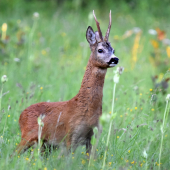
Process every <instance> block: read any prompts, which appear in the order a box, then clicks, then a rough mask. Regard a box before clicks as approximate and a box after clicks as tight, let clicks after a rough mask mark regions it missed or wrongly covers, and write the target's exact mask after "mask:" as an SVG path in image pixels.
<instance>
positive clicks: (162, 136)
mask: <svg viewBox="0 0 170 170" xmlns="http://www.w3.org/2000/svg"><path fill="white" fill-rule="evenodd" d="M169 101H170V94H168V95H167V97H166V106H165V112H164V117H163V123H162V126H161V144H160V151H159V170H160V166H161V153H162V145H163V139H164V132H165V131H164V127H165V121H166V118H167V117H166V114H167V113H168V112H169V107H168V104H169Z"/></svg>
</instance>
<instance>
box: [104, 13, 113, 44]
mask: <svg viewBox="0 0 170 170" xmlns="http://www.w3.org/2000/svg"><path fill="white" fill-rule="evenodd" d="M109 19H110V20H109V26H108V29H107V32H106V35H105V37H104V41H108V38H109V33H110V29H111V24H112V18H111V10H110V14H109Z"/></svg>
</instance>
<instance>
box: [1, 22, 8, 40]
mask: <svg viewBox="0 0 170 170" xmlns="http://www.w3.org/2000/svg"><path fill="white" fill-rule="evenodd" d="M7 27H8V26H7V24H6V23H3V24H2V40H5V38H6V31H7Z"/></svg>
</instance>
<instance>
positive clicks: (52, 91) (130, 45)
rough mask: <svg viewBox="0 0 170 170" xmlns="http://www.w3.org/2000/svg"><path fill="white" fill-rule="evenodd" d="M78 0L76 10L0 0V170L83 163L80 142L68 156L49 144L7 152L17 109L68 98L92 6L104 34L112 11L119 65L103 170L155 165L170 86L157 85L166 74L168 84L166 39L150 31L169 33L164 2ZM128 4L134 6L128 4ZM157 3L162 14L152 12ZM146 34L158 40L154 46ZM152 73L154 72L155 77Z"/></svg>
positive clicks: (83, 54)
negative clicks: (2, 36)
mask: <svg viewBox="0 0 170 170" xmlns="http://www.w3.org/2000/svg"><path fill="white" fill-rule="evenodd" d="M80 2H83V1H74V3H77V6H75V8H74V5H72V6H71V7H69V6H70V5H68V6H67V5H66V4H61V6H59V5H60V3H59V1H58V2H57V3H56V2H55V1H50V2H48V1H27V2H25V1H21V0H15V1H1V2H0V5H1V9H2V10H0V14H1V15H0V26H2V24H3V23H7V25H8V28H7V32H6V39H5V40H2V39H1V40H0V73H1V75H0V76H1V77H2V76H3V75H7V77H8V81H7V82H6V83H5V84H4V86H3V94H2V95H3V97H2V98H1V99H2V100H1V102H2V103H1V104H2V107H1V108H2V109H1V112H0V124H1V126H0V169H2V170H4V169H24V170H27V169H31V170H32V169H38V168H39V167H42V168H41V169H44V170H46V169H48V170H49V169H51V170H54V169H57V170H58V169H69V170H71V169H74V170H75V169H87V168H88V160H87V159H88V158H87V155H86V154H85V152H86V151H85V147H84V146H83V147H81V146H80V147H78V149H77V150H76V152H75V153H71V154H69V155H66V154H62V153H63V152H62V151H61V148H60V149H58V148H51V150H52V153H51V154H50V153H49V151H48V150H47V151H46V155H45V154H44V155H41V156H38V154H37V153H38V152H37V151H36V150H35V151H34V154H31V153H30V152H32V150H33V148H30V149H29V151H28V152H26V153H24V154H22V155H19V156H18V155H14V156H13V157H12V158H11V157H10V155H11V154H13V152H14V153H15V148H16V146H17V145H18V143H19V142H20V139H21V134H20V129H19V124H18V120H19V116H20V113H21V112H22V110H23V109H25V108H26V107H28V106H30V105H31V104H34V103H37V102H42V101H51V102H52V101H65V100H69V99H71V98H72V97H74V96H75V95H76V94H77V93H78V91H79V88H80V84H81V80H82V78H83V74H84V71H85V67H86V65H87V61H88V59H89V56H90V49H89V47H88V43H87V41H86V39H85V32H86V28H87V27H88V26H89V25H91V26H92V27H93V29H94V30H97V29H96V25H95V21H94V19H93V18H92V19H90V17H89V16H90V14H91V13H90V12H92V9H95V11H96V16H97V18H98V20H99V22H100V25H101V29H102V31H103V33H105V31H106V29H107V26H108V22H109V18H108V15H109V10H110V9H111V10H112V29H111V33H110V36H109V41H110V42H111V44H112V46H113V48H114V49H116V56H117V57H119V59H120V63H119V66H123V67H124V68H125V70H124V72H123V74H122V75H121V76H120V80H119V84H118V85H117V88H116V92H115V106H114V112H115V113H116V116H114V119H113V126H112V131H111V137H110V143H109V146H108V150H107V155H106V166H105V169H156V168H157V167H158V166H159V165H158V161H159V149H160V141H161V131H160V127H161V125H162V119H163V113H164V109H165V104H166V103H165V98H166V94H167V93H169V92H170V88H169V86H167V87H165V86H161V85H162V82H163V80H166V82H167V84H166V85H168V83H169V80H168V78H169V77H170V74H169V71H168V69H170V67H169V62H170V61H169V60H170V58H168V56H167V52H166V49H167V46H169V45H164V44H163V42H162V40H159V37H158V36H157V35H150V34H149V33H148V30H149V29H151V28H153V29H156V28H157V27H158V28H160V29H161V30H164V31H165V32H166V38H170V31H169V25H168V24H169V20H168V16H169V11H170V10H169V6H167V5H166V3H167V1H164V3H163V2H162V1H156V0H152V1H149V2H148V3H147V1H145V0H144V1H120V2H119V3H118V1H115V2H114V3H113V2H112V1H106V2H107V3H108V4H107V3H106V4H99V3H98V2H97V1H94V2H91V1H90V2H89V4H87V6H86V8H85V7H84V8H83V7H82V8H79V5H80V4H81V3H80ZM87 2H88V1H87ZM99 2H100V1H99ZM132 2H133V3H134V5H130V4H131V3H132ZM65 3H68V4H69V3H71V2H68V1H65ZM107 5H108V6H109V9H108V6H107ZM7 6H8V7H7ZM159 7H160V8H161V9H160V10H161V12H160V11H159V10H158V11H157V9H158V8H159ZM156 11H157V14H156ZM35 12H38V13H39V17H37V14H36V13H35ZM33 14H34V16H33ZM134 27H139V28H140V30H142V32H140V34H138V33H134V31H133V30H134ZM0 31H1V30H0ZM127 31H129V32H127ZM125 32H126V33H125ZM132 32H133V33H132ZM138 38H139V41H138ZM151 40H154V41H156V42H158V44H159V46H158V48H156V47H155V46H154V45H153V43H151ZM154 41H152V42H154ZM136 47H138V48H137V49H136ZM135 50H136V51H135ZM155 55H157V56H158V58H157V57H154V56H155ZM135 57H136V58H135ZM113 70H114V71H115V68H113V69H108V71H107V74H106V79H105V85H104V91H103V95H104V96H103V113H104V114H105V115H109V112H110V111H111V105H112V91H113V90H112V89H113V75H114V74H113ZM156 75H157V78H156ZM151 77H155V81H154V82H153V80H152V79H151ZM75 80H76V81H75ZM163 88H164V89H163ZM1 89H2V84H0V90H1ZM163 90H164V92H162V91H163ZM153 95H154V97H153ZM9 106H10V107H9ZM107 117H108V118H110V119H112V118H111V117H110V116H105V117H104V118H106V119H107ZM169 119H170V117H169V116H168V117H167V120H166V123H165V126H164V140H163V145H162V156H161V163H162V164H161V168H160V169H168V168H169V165H170V163H169V149H170V147H169V140H170V135H169V129H168V122H169ZM105 122H107V121H105ZM108 122H109V121H108ZM108 124H109V123H104V126H103V132H102V135H101V137H100V140H99V144H98V146H97V149H96V156H95V160H94V161H93V163H92V165H93V167H92V168H93V169H101V167H102V162H103V156H104V152H105V149H106V148H105V146H106V138H107V134H108V128H109V126H108ZM92 142H93V143H95V141H92ZM36 149H37V148H36ZM146 154H147V159H146Z"/></svg>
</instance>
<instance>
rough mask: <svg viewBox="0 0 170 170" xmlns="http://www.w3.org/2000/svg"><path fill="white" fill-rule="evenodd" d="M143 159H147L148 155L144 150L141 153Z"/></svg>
mask: <svg viewBox="0 0 170 170" xmlns="http://www.w3.org/2000/svg"><path fill="white" fill-rule="evenodd" d="M143 157H144V158H147V157H148V154H147V153H146V150H145V149H144V151H143Z"/></svg>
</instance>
